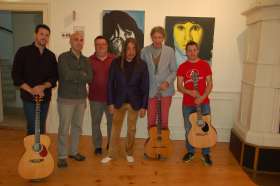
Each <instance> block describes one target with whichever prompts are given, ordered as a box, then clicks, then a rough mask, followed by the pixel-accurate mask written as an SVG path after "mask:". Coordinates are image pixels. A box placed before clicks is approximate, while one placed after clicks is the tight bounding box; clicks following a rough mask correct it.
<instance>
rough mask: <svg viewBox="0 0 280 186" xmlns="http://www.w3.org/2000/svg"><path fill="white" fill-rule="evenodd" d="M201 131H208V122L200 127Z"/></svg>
mask: <svg viewBox="0 0 280 186" xmlns="http://www.w3.org/2000/svg"><path fill="white" fill-rule="evenodd" d="M202 131H203V132H208V131H209V125H208V123H205V124H204V126H203V127H202Z"/></svg>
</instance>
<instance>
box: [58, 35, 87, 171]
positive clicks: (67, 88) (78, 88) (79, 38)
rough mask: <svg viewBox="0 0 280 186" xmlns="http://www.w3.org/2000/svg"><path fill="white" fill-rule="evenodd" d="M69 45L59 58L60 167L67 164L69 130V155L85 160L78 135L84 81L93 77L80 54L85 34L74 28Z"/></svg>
mask: <svg viewBox="0 0 280 186" xmlns="http://www.w3.org/2000/svg"><path fill="white" fill-rule="evenodd" d="M70 44H71V48H70V50H69V51H68V52H64V53H62V54H61V55H60V56H59V58H58V75H59V87H58V98H57V107H58V115H59V129H58V162H57V166H58V167H59V168H62V167H67V166H68V164H67V160H66V159H67V156H68V150H67V139H68V134H69V128H70V127H71V131H70V138H71V144H70V145H69V147H70V148H69V158H72V159H74V160H77V161H83V160H85V156H83V155H81V154H80V153H79V152H78V145H79V138H80V134H81V132H82V124H83V118H84V111H85V108H86V98H87V89H86V85H87V83H89V82H91V80H92V70H91V66H90V64H89V62H88V59H87V58H86V57H85V56H84V55H83V54H82V48H83V46H84V36H83V34H82V33H80V32H75V33H73V34H72V35H71V36H70Z"/></svg>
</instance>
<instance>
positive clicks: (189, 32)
mask: <svg viewBox="0 0 280 186" xmlns="http://www.w3.org/2000/svg"><path fill="white" fill-rule="evenodd" d="M202 37H203V29H202V27H201V26H200V25H199V24H196V23H192V22H186V23H178V24H175V26H174V27H173V38H174V42H175V46H176V48H178V49H180V50H181V51H185V48H186V44H187V43H188V42H189V41H194V42H196V43H198V45H200V43H201V41H202Z"/></svg>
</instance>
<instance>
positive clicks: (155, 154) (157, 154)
mask: <svg viewBox="0 0 280 186" xmlns="http://www.w3.org/2000/svg"><path fill="white" fill-rule="evenodd" d="M156 115H157V120H156V126H154V127H151V128H150V129H149V138H148V139H147V140H146V142H145V145H144V151H145V153H144V155H145V156H146V157H148V158H152V159H164V158H168V157H169V156H170V154H171V141H170V139H169V134H170V132H169V129H162V126H161V94H160V92H158V94H157V114H156Z"/></svg>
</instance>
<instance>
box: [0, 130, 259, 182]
mask: <svg viewBox="0 0 280 186" xmlns="http://www.w3.org/2000/svg"><path fill="white" fill-rule="evenodd" d="M24 134H25V133H24V131H23V130H15V129H5V128H0V162H1V163H0V185H1V186H2V185H5V186H6V185H7V186H13V185H40V186H41V185H42V186H45V185H46V186H58V185H63V186H78V185H80V186H88V185H90V186H105V185H106V186H125V185H137V186H138V185H139V186H150V185H151V186H173V185H174V186H181V185H182V186H183V185H184V186H185V185H207V186H209V185H223V186H229V185H234V186H239V185H240V186H250V185H255V184H254V183H253V182H252V181H251V180H250V178H249V177H248V176H247V175H246V173H245V172H244V171H243V170H242V169H241V167H240V166H239V165H238V163H237V161H235V159H234V158H233V156H232V154H231V153H230V152H229V150H228V144H227V143H218V144H217V145H216V147H215V148H214V149H213V153H212V154H213V161H214V165H213V166H212V167H205V166H204V165H203V164H202V162H201V160H200V153H197V154H196V157H195V159H194V160H193V162H191V163H190V164H185V163H183V162H182V160H181V158H182V156H183V155H184V153H185V149H184V143H183V141H173V147H174V152H173V155H172V157H171V158H170V159H168V160H164V161H155V160H145V159H144V158H143V143H144V140H143V139H137V141H136V146H135V160H136V162H135V163H133V164H131V165H129V164H128V163H127V162H126V160H125V159H124V157H123V158H120V159H119V160H117V161H113V162H112V163H109V164H106V165H103V164H101V163H100V160H101V158H102V157H101V156H98V157H97V156H95V155H94V154H93V151H92V145H91V138H90V137H89V136H83V137H82V138H81V143H80V149H81V153H83V154H84V155H86V157H87V159H86V161H84V162H75V161H73V160H69V161H68V163H69V166H68V168H66V169H59V168H55V170H54V173H53V174H52V175H51V176H50V177H49V178H47V179H46V180H44V181H42V182H40V183H31V182H28V181H26V180H24V179H22V178H20V177H19V175H18V173H17V164H18V161H19V159H20V157H21V155H22V153H23V152H24V147H23V144H22V139H23V137H24ZM50 137H51V139H52V145H51V149H50V150H51V153H52V155H53V157H54V158H55V159H56V135H50Z"/></svg>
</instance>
